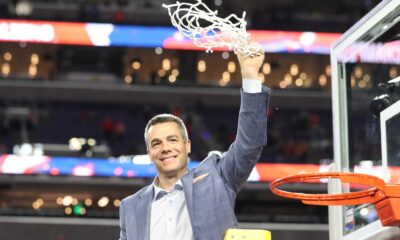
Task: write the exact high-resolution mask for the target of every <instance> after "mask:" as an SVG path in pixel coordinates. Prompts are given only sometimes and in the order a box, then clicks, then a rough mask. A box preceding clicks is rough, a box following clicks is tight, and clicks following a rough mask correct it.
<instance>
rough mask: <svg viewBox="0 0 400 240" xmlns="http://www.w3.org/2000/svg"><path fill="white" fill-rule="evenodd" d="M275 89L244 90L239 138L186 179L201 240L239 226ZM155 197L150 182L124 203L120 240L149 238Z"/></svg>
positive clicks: (219, 236) (190, 208)
mask: <svg viewBox="0 0 400 240" xmlns="http://www.w3.org/2000/svg"><path fill="white" fill-rule="evenodd" d="M269 92H270V90H269V89H268V88H265V87H264V88H263V91H262V93H256V94H248V93H244V92H241V104H240V111H239V120H238V129H237V135H236V140H235V142H234V143H232V145H231V146H230V148H229V150H228V151H227V152H226V153H225V154H224V155H223V157H219V156H217V155H215V154H214V155H211V156H209V157H207V158H206V159H204V160H203V161H202V162H201V164H200V165H199V166H197V167H196V168H194V169H192V170H191V171H189V172H188V173H187V174H185V175H184V176H183V177H182V178H181V180H182V183H183V188H184V193H185V200H186V205H187V209H188V212H189V217H190V221H191V223H192V228H193V234H194V238H195V239H196V240H220V239H223V237H224V234H225V231H226V230H227V229H228V228H235V227H237V219H236V216H235V214H234V205H235V199H236V194H237V192H238V191H239V189H240V188H241V186H242V185H243V184H244V183H245V182H246V180H247V178H248V177H249V175H250V173H251V171H252V169H253V168H254V166H255V164H256V162H257V161H258V159H259V157H260V155H261V151H262V148H263V146H264V145H265V144H266V141H267V129H266V127H267V119H266V110H267V105H268V99H269ZM152 198H153V187H152V185H150V186H147V187H144V188H142V189H141V190H139V191H138V192H137V193H135V194H134V195H131V196H129V197H127V198H125V199H124V200H123V201H122V202H121V206H120V227H121V232H120V240H149V236H150V210H151V209H150V208H151V202H152ZM177 240H185V239H177Z"/></svg>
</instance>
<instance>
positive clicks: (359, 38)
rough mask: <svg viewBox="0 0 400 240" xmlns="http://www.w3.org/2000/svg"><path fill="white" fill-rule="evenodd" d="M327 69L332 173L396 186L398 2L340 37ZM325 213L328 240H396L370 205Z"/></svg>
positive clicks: (340, 188)
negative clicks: (363, 176) (366, 176)
mask: <svg viewBox="0 0 400 240" xmlns="http://www.w3.org/2000/svg"><path fill="white" fill-rule="evenodd" d="M331 64H332V107H333V123H334V159H335V164H334V166H333V169H332V171H338V172H358V173H366V174H371V175H375V176H378V177H380V178H383V179H384V180H385V181H387V182H392V183H400V181H399V178H398V175H399V173H396V171H398V166H400V156H399V151H400V150H399V149H400V143H399V138H398V137H397V136H398V135H399V131H398V130H400V129H399V128H400V103H399V100H400V84H399V82H396V81H394V82H393V80H395V79H396V77H398V76H399V75H400V65H399V64H400V0H391V1H382V2H381V3H380V4H379V5H378V6H377V7H376V8H375V9H373V10H372V11H371V12H370V13H368V14H367V15H366V16H365V17H364V18H362V19H361V20H360V21H359V22H358V23H356V24H355V25H354V26H353V27H352V28H350V29H349V30H348V31H347V32H346V33H345V34H343V36H342V37H341V38H340V39H339V40H338V41H337V42H336V43H335V44H334V45H333V47H332V51H331ZM389 81H391V82H389ZM381 134H382V136H381ZM346 191H348V187H347V186H344V185H342V184H340V183H338V182H335V183H333V184H331V186H330V193H344V192H346ZM329 208H330V209H329V226H330V239H331V240H350V239H357V240H361V239H374V240H376V239H379V240H384V239H399V237H398V236H400V230H399V228H390V227H382V225H381V223H380V221H379V219H378V217H377V214H376V211H375V209H374V206H373V205H371V204H363V205H356V206H344V207H336V206H335V207H329ZM396 236H397V237H396Z"/></svg>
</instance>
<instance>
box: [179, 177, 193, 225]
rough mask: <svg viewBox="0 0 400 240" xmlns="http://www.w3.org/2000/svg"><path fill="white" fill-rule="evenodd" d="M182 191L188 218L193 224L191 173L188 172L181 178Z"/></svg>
mask: <svg viewBox="0 0 400 240" xmlns="http://www.w3.org/2000/svg"><path fill="white" fill-rule="evenodd" d="M181 179H182V184H183V191H184V193H185V201H186V207H187V210H188V212H189V217H190V219H191V222H192V223H193V219H194V216H193V172H189V173H187V174H186V175H184V176H183V177H182V178H181ZM192 226H193V224H192Z"/></svg>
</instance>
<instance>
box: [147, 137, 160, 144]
mask: <svg viewBox="0 0 400 240" xmlns="http://www.w3.org/2000/svg"><path fill="white" fill-rule="evenodd" d="M159 141H161V140H160V139H158V138H154V139H152V140H151V141H150V144H152V143H155V142H159Z"/></svg>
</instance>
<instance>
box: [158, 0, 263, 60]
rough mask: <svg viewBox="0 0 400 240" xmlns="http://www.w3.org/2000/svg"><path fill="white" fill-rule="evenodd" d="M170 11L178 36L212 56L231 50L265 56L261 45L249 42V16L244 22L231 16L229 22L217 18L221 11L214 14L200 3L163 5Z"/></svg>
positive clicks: (242, 19) (198, 1) (199, 0)
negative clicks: (224, 50) (247, 28)
mask: <svg viewBox="0 0 400 240" xmlns="http://www.w3.org/2000/svg"><path fill="white" fill-rule="evenodd" d="M162 6H163V7H164V8H167V9H168V14H169V16H170V17H171V22H172V25H173V26H175V27H176V28H177V29H178V31H179V33H180V34H182V35H183V36H185V37H188V38H190V39H192V40H193V42H194V44H195V45H196V46H198V47H202V48H205V49H206V52H213V49H214V48H219V47H228V48H229V49H230V50H233V51H234V52H235V54H238V53H239V54H244V55H248V56H256V55H260V54H261V53H263V52H264V51H263V49H262V47H261V45H260V44H258V43H251V42H250V34H249V33H247V32H246V25H247V22H246V21H245V16H246V12H243V15H242V17H241V18H239V17H238V16H236V15H235V14H231V15H229V16H228V17H226V18H221V17H218V16H217V14H218V11H212V10H211V9H210V8H209V7H207V5H205V4H204V3H203V2H202V1H201V0H197V2H196V3H181V2H176V3H174V4H169V5H167V4H163V5H162Z"/></svg>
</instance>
